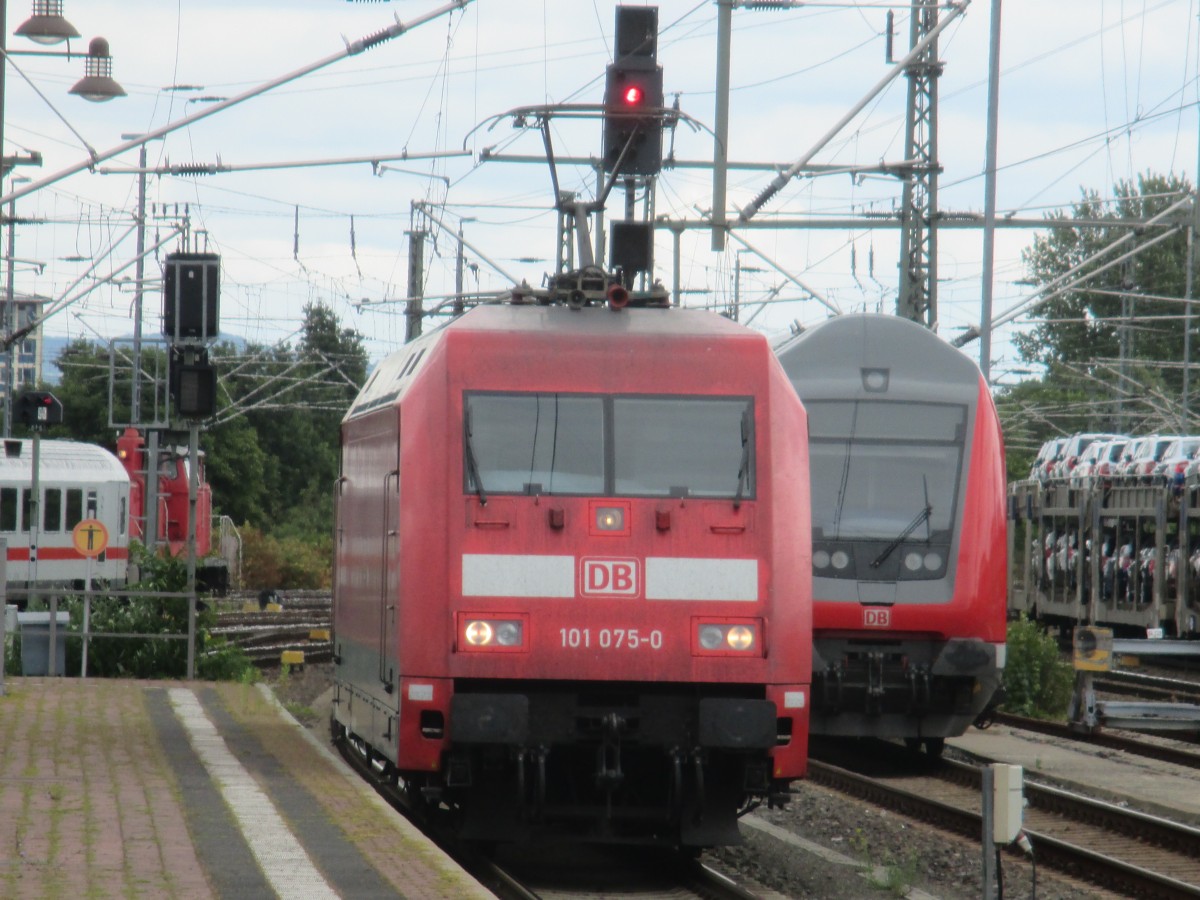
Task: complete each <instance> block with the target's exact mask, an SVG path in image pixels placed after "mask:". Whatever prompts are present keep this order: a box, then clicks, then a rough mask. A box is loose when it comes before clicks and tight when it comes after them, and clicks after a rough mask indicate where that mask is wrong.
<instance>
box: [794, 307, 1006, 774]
mask: <svg viewBox="0 0 1200 900" xmlns="http://www.w3.org/2000/svg"><path fill="white" fill-rule="evenodd" d="M777 353H778V355H779V358H780V361H781V362H782V364H783V367H784V369H785V370H786V372H787V373H788V376H789V378H790V379H791V381H792V384H793V385H794V387H795V389H796V391H797V393H798V394H799V395H800V397H801V399H802V400H803V401H804V404H805V408H806V410H807V411H808V414H809V424H810V447H809V450H810V466H811V474H812V497H813V598H814V599H813V641H814V651H813V709H812V718H811V728H812V732H813V734H825V735H841V736H873V737H900V738H904V739H906V740H907V741H909V742H910V743H911V744H914V745H915V744H917V743H919V742H924V743H925V744H926V749H927V750H930V751H931V752H935V753H936V752H939V751H940V749H941V747H942V744H943V742H944V739H945V738H946V737H949V736H955V735H959V734H961V733H962V732H963V731H965V730H966V728H967V726H969V725H970V724H971V722H972V721H974V720H975V719H976V717H978V716H979V715H980V713H982V712H983V711H984V710H985V709H986V708H987V706H988V704H989V701H991V699H992V698H993V696H994V694H995V692H996V690H997V689H998V687H999V685H1000V681H1001V677H1002V675H1003V668H1004V658H1005V653H1004V651H1005V627H1006V626H1005V621H1006V613H1005V594H1006V590H1005V586H1006V578H1007V562H1006V560H1007V539H1006V523H1005V481H1004V452H1003V443H1002V438H1001V434H1000V425H999V420H998V418H997V416H996V411H995V407H994V405H993V403H992V399H991V394H990V392H989V391H988V388H987V384H986V382H985V381H984V379H983V378H982V376H981V374H980V372H979V369H978V367H976V366H975V364H974V363H973V362H972V361H971V360H970V359H968V358H967V357H966V356H965V355H964V354H962V353H961V352H959V351H958V350H956V349H954V348H953V347H950V346H949V345H948V344H946V343H945V342H944V341H942V340H941V339H939V338H938V337H937V336H936V335H934V334H933V333H932V332H930V331H928V330H927V329H925V328H923V327H921V326H919V325H917V324H915V323H912V322H909V321H908V320H906V319H901V318H898V317H895V316H883V315H847V316H840V317H837V318H835V319H830V320H828V321H826V322H824V323H822V324H821V325H818V326H817V327H815V328H813V329H811V330H809V331H806V332H804V333H803V334H801V335H799V336H798V337H795V338H791V339H789V340H788V341H787V342H786V343H784V344H782V345H780V346H779V347H778V348H777Z"/></svg>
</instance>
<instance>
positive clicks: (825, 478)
mask: <svg viewBox="0 0 1200 900" xmlns="http://www.w3.org/2000/svg"><path fill="white" fill-rule="evenodd" d="M805 408H806V409H807V410H808V427H809V465H810V471H811V476H812V507H813V534H814V537H822V538H825V539H841V538H845V539H856V540H881V541H895V540H896V539H897V537H898V536H899V535H901V534H903V533H905V531H906V529H908V528H909V527H910V526H911V525H912V523H913V522H914V520H915V517H917V516H920V517H921V518H922V521H921V523H920V528H917V529H916V530H915V531H914V532H913V534H914V536H915V537H919V538H922V539H924V538H926V537H927V536H929V537H932V538H933V539H935V540H937V539H938V538H939V535H940V537H941V539H943V540H945V539H948V535H949V533H950V531H951V529H952V528H953V526H954V515H955V511H956V509H957V506H958V502H957V501H958V483H959V476H960V472H961V469H962V457H963V447H964V442H965V435H966V425H967V408H966V407H965V406H961V405H957V404H947V403H911V402H904V401H878V400H857V401H854V400H851V401H842V400H839V401H822V400H810V401H808V402H806V403H805ZM927 508H928V512H925V510H926V509H927Z"/></svg>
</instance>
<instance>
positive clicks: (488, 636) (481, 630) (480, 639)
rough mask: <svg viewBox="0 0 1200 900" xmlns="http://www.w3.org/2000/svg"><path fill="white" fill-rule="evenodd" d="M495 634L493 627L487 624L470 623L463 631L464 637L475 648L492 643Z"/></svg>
mask: <svg viewBox="0 0 1200 900" xmlns="http://www.w3.org/2000/svg"><path fill="white" fill-rule="evenodd" d="M493 634H494V632H493V630H492V626H491V625H490V624H489V623H487V622H480V621H475V622H468V623H467V627H466V628H465V629H463V636H464V637H465V638H466V639H467V643H468V644H470V645H471V646H473V647H484V646H487V645H488V644H490V643H491V642H492V636H493Z"/></svg>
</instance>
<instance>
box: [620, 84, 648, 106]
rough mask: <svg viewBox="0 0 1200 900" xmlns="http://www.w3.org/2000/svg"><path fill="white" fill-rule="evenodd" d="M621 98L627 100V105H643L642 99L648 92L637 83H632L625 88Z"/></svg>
mask: <svg viewBox="0 0 1200 900" xmlns="http://www.w3.org/2000/svg"><path fill="white" fill-rule="evenodd" d="M621 99H622V100H624V101H625V105H626V106H641V104H642V101H643V100H644V99H646V92H645V91H643V90H642V89H641V87H639V86H638V85H636V84H631V85H630V86H629V87H627V88H625V91H624V93H622V94H621Z"/></svg>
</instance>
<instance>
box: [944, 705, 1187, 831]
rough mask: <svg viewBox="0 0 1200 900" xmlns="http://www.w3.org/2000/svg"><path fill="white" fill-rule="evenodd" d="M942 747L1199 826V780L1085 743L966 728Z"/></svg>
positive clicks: (996, 728)
mask: <svg viewBox="0 0 1200 900" xmlns="http://www.w3.org/2000/svg"><path fill="white" fill-rule="evenodd" d="M1155 739H1162V738H1155ZM946 746H947V748H950V747H955V748H957V749H960V750H963V751H965V752H967V753H971V754H973V755H975V756H979V757H983V758H986V759H991V760H994V761H996V762H1003V763H1010V764H1013V765H1018V766H1021V767H1022V768H1023V769H1024V770H1025V777H1026V778H1032V779H1041V780H1050V781H1051V782H1056V783H1061V784H1063V785H1064V786H1074V785H1078V786H1081V787H1084V788H1086V789H1087V790H1088V791H1089V792H1091V793H1093V794H1095V795H1096V796H1100V797H1102V798H1105V799H1107V800H1109V801H1110V802H1112V803H1125V804H1128V805H1129V806H1131V807H1133V808H1135V809H1139V810H1141V811H1143V812H1148V813H1151V814H1153V815H1163V816H1167V817H1169V818H1171V819H1174V820H1176V821H1180V822H1186V823H1188V824H1192V825H1200V790H1198V789H1197V786H1198V785H1200V774H1198V773H1197V771H1196V770H1195V769H1189V768H1185V767H1183V766H1175V765H1172V764H1170V763H1165V762H1158V761H1156V760H1152V759H1146V758H1145V757H1142V756H1136V755H1134V754H1130V753H1124V752H1121V751H1119V750H1110V749H1108V748H1105V747H1097V746H1091V745H1088V744H1086V743H1079V744H1072V745H1070V746H1068V745H1065V744H1063V743H1062V742H1061V741H1056V740H1055V739H1054V738H1051V737H1049V736H1047V735H1041V734H1035V733H1033V732H1020V731H1015V730H1014V729H1012V728H1009V727H1008V726H1005V725H993V726H991V727H990V728H987V729H985V730H983V731H980V730H979V729H977V728H969V729H967V732H966V734H964V735H963V736H962V737H958V738H949V739H947V741H946ZM1189 749H1192V748H1189Z"/></svg>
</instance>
